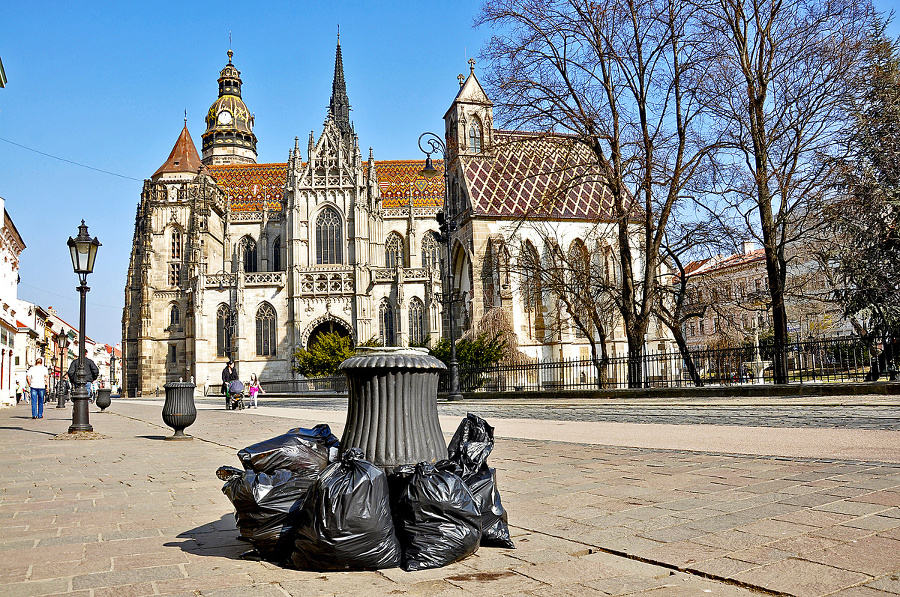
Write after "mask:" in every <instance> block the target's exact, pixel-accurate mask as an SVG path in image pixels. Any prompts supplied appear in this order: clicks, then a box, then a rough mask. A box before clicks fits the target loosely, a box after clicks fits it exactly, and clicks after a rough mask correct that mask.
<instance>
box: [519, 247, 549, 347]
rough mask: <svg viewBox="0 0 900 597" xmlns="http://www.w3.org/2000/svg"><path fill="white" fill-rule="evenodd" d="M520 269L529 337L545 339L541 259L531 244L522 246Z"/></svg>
mask: <svg viewBox="0 0 900 597" xmlns="http://www.w3.org/2000/svg"><path fill="white" fill-rule="evenodd" d="M520 259H521V262H520V264H519V267H520V268H521V271H522V304H523V307H524V311H525V317H526V319H527V325H528V337H529V338H533V339H535V338H536V339H543V335H544V319H543V304H542V301H541V278H540V275H541V271H543V270H542V268H541V258H540V256H539V255H538V252H537V249H535V248H534V245H533V244H531V243H530V242H526V243H525V244H524V245H523V246H522V255H521V257H520Z"/></svg>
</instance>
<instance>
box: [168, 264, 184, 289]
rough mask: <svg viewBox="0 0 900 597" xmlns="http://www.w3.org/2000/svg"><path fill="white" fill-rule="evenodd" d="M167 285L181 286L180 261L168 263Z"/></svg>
mask: <svg viewBox="0 0 900 597" xmlns="http://www.w3.org/2000/svg"><path fill="white" fill-rule="evenodd" d="M169 286H181V263H170V264H169Z"/></svg>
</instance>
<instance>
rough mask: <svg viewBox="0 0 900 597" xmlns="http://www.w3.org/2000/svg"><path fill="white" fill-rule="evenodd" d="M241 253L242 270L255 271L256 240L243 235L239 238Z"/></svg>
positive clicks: (256, 268)
mask: <svg viewBox="0 0 900 597" xmlns="http://www.w3.org/2000/svg"><path fill="white" fill-rule="evenodd" d="M241 253H242V256H243V259H244V271H245V272H255V271H257V270H258V267H257V265H256V264H257V259H256V257H257V255H256V241H255V240H253V239H252V238H250V237H249V236H245V237H244V238H242V239H241Z"/></svg>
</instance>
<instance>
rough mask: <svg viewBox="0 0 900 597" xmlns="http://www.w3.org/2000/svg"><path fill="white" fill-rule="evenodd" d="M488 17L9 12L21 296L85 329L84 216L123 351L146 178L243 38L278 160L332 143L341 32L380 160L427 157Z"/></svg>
mask: <svg viewBox="0 0 900 597" xmlns="http://www.w3.org/2000/svg"><path fill="white" fill-rule="evenodd" d="M876 6H878V7H879V8H880V9H881V10H888V9H890V8H891V2H889V1H888V0H878V1H876ZM479 7H480V0H462V1H459V0H457V1H454V2H444V3H437V2H254V3H242V4H241V3H224V2H215V3H213V2H177V3H176V2H134V3H132V2H62V1H60V2H28V3H26V2H24V1H20V0H13V1H11V2H7V3H5V6H4V8H3V13H2V14H3V31H2V36H0V58H2V60H3V66H4V68H5V70H6V74H7V77H8V79H9V80H8V83H7V87H6V88H5V89H0V139H4V140H0V196H3V197H4V198H5V199H6V209H7V211H8V212H9V214H10V216H11V217H12V218H13V221H14V222H15V224H16V226H17V228H18V229H19V232H20V233H21V235H22V237H23V239H24V241H25V243H26V245H27V249H26V250H25V252H24V253H23V254H22V259H21V263H20V278H21V283H20V284H19V296H20V297H21V298H24V299H26V300H30V301H33V302H36V303H38V304H40V305H43V306H45V307H47V306H51V305H52V306H53V307H55V308H56V309H57V311H58V312H59V313H60V315H61V316H62V317H63V318H65V319H67V320H68V321H69V322H70V323H72V324H77V321H78V294H77V292H75V287H76V286H77V280H76V277H75V274H74V273H72V265H71V261H70V259H69V252H68V249H67V247H66V240H67V239H68V237H69V236H74V235H75V234H77V232H78V229H77V227H78V224H79V223H80V221H81V219H82V218H83V219H84V220H85V221H86V223H87V224H88V226H89V228H90V232H91V234H92V235H93V236H96V237H98V238H99V240H100V242H102V243H103V246H102V247H101V248H100V253H99V254H98V257H97V264H96V267H95V271H94V274H92V275H91V276H90V278H89V281H88V283H89V285H90V286H91V292H90V293H89V294H88V335H90V336H91V337H93V338H94V339H95V340H97V341H99V342H108V343H111V344H114V343H116V342H118V341H119V339H120V337H121V316H122V305H123V302H124V287H125V276H126V272H127V268H128V257H129V252H130V250H131V239H132V234H133V231H134V230H133V229H134V215H135V208H136V207H137V204H138V201H139V199H140V192H141V186H142V181H143V180H144V179H145V178H148V177H149V176H150V175H151V174H153V172H154V171H155V170H156V169H157V168H158V167H159V166H160V165H161V164H162V163H163V162H164V161H165V159H166V157H167V156H168V154H169V151H170V150H171V149H172V145H173V144H174V143H175V140H176V138H177V136H178V133H179V132H180V130H181V126H182V123H183V118H184V111H185V110H187V117H188V127H189V129H190V132H191V135H192V137H193V138H194V141H195V143H197V144H199V143H200V136H201V134H202V133H203V130H204V124H203V116H204V114H205V113H206V110H207V109H208V108H209V106H210V104H211V103H212V102H213V101H214V100H215V99H216V96H217V89H218V88H217V83H216V79H217V78H218V73H219V70H221V68H222V67H223V66H224V65H225V63H226V62H227V56H226V51H227V50H228V47H229V32H230V34H231V39H232V41H231V47H232V49H233V50H234V64H235V66H237V68H238V69H240V71H241V78H242V79H243V82H244V85H243V98H244V101H245V102H246V103H247V106H248V107H249V109H250V110H251V111H252V112H253V113H254V114H255V115H256V127H255V133H256V136H257V138H258V146H257V149H258V152H259V161H260V162H283V161H284V160H285V159H286V157H287V154H288V150H289V149H290V148H291V147H292V146H293V139H294V137H295V136H299V137H300V139H301V144H300V145H301V148H303V147H305V145H306V139H307V137H308V135H309V132H310V131H311V130H312V131H314V132H315V134H316V136H317V137H318V134H319V133H320V131H321V126H322V122H323V120H324V118H325V113H326V106H327V104H328V100H329V97H330V94H331V80H332V75H333V69H334V49H335V43H336V34H337V27H338V24H340V28H341V47H342V51H343V57H344V72H345V76H346V80H347V93H348V95H349V97H350V103H351V106H352V112H351V118H352V119H353V121H354V123H355V125H356V132H357V134H358V135H359V140H360V144H361V146H362V147H363V148H364V151H365V148H368V147H369V146H371V147H373V149H374V151H375V158H376V159H413V158H419V157H422V154H421V153H420V152H419V150H418V148H417V146H416V140H417V138H418V136H419V134H421V133H422V132H424V131H426V130H430V131H435V132H440V131H442V129H443V122H442V120H441V118H442V116H443V114H444V112H445V111H446V109H447V108H448V107H449V106H450V102H451V101H452V100H453V97H454V95H455V94H456V92H457V91H458V89H459V87H458V82H457V79H456V76H457V75H458V74H459V73H463V72H466V69H467V68H468V65H467V63H466V61H467V60H468V59H469V58H471V57H475V56H477V54H478V52H479V50H480V48H481V46H482V45H483V43H484V42H485V41H486V39H487V38H488V37H489V34H490V31H489V30H486V29H483V28H482V29H477V30H476V29H473V28H472V21H473V18H474V17H475V15H476V14H477V13H478V10H479ZM892 33H893V35H894V36H897V35H900V27H898V26H897V25H896V24H895V25H894V26H893V27H892ZM10 142H12V143H10ZM14 144H18V145H14ZM19 145H24V146H26V147H29V148H32V149H34V150H37V151H40V152H43V153H45V154H51V155H53V156H58V157H60V158H64V159H66V160H71V161H74V162H79V163H81V164H84V165H87V166H91V167H92V168H96V169H99V170H104V171H106V172H109V173H113V174H108V173H103V172H98V171H97V170H91V169H88V168H84V167H80V166H77V165H74V164H71V163H67V162H64V161H60V160H57V159H53V158H51V157H48V156H46V155H41V154H40V153H35V152H33V151H29V150H27V149H24V148H22V147H20V146H19ZM198 149H199V147H198ZM114 174H115V175H114ZM116 175H119V176H116Z"/></svg>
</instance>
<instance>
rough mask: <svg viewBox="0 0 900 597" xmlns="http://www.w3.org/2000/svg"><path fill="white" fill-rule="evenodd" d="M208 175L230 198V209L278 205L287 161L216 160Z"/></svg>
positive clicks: (254, 209)
mask: <svg viewBox="0 0 900 597" xmlns="http://www.w3.org/2000/svg"><path fill="white" fill-rule="evenodd" d="M206 168H207V170H208V171H209V175H210V176H212V177H213V178H214V179H215V181H216V183H217V184H218V185H219V186H220V187H221V188H222V190H223V191H225V193H226V195H228V196H229V197H230V198H231V211H232V212H237V211H262V210H263V209H273V210H280V209H281V201H282V197H283V194H284V183H285V181H286V180H287V171H288V168H287V164H218V165H210V166H207V167H206Z"/></svg>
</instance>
